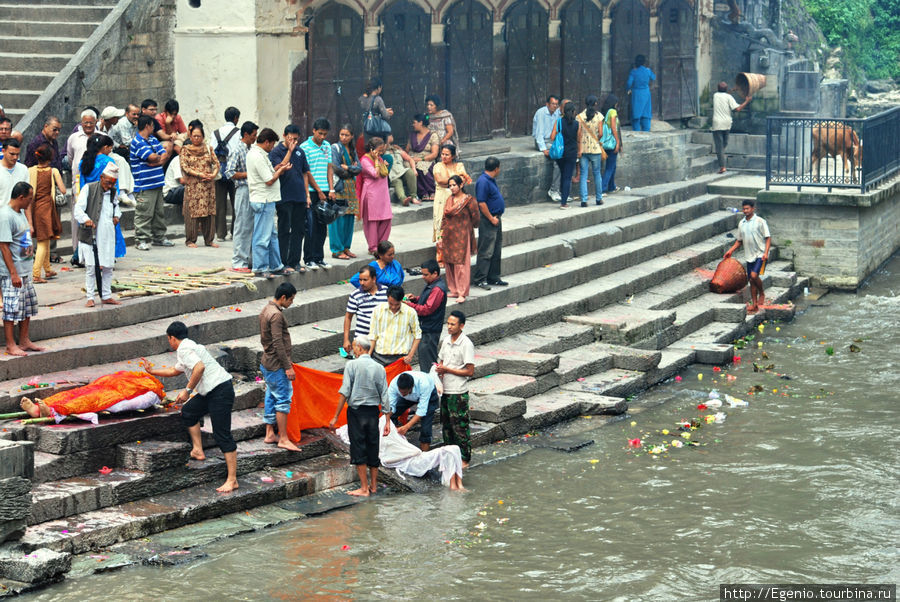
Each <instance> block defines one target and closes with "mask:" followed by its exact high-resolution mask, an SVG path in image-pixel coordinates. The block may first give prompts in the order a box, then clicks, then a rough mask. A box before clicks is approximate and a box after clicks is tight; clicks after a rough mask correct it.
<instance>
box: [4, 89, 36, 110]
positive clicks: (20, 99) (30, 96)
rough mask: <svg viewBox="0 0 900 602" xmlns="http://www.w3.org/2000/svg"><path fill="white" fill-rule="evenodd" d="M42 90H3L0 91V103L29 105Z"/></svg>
mask: <svg viewBox="0 0 900 602" xmlns="http://www.w3.org/2000/svg"><path fill="white" fill-rule="evenodd" d="M42 92H43V90H3V91H2V92H0V104H2V105H3V106H4V107H26V106H27V107H30V106H31V105H33V104H34V102H35V101H36V100H37V99H38V96H40V95H41V93H42Z"/></svg>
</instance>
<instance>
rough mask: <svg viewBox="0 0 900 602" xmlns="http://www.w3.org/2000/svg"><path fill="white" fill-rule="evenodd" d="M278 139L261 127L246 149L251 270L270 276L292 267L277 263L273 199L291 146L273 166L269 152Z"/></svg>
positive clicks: (277, 194)
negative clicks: (250, 224)
mask: <svg viewBox="0 0 900 602" xmlns="http://www.w3.org/2000/svg"><path fill="white" fill-rule="evenodd" d="M276 142H278V134H276V133H275V130H273V129H272V128H263V129H262V131H260V133H259V135H258V136H257V137H256V144H254V145H253V146H252V147H251V148H250V150H249V151H247V186H248V188H249V189H250V210H251V212H252V213H253V238H252V242H251V256H252V259H253V272H254V273H255V274H257V275H259V276H264V277H266V278H273V277H274V275H275V274H289V273H292V272H293V271H294V270H293V269H292V268H285V267H284V264H282V263H281V249H280V248H279V246H278V231H277V230H276V228H275V203H277V202H278V201H280V200H281V186H280V184H279V182H278V178H279V177H281V174H282V173H284V172H285V171H287V170H289V169H290V168H291V164H290V162H289V159H290V158H291V155H292V154H293V151H294V146H293V145H292V146H291V147H290V151H289V152H288V153H287V154H286V155H285V156H284V160H282V162H281V163H279V164H278V165H276V166H274V167H273V166H272V162H271V161H269V153H270V152H272V149H273V148H275V143H276Z"/></svg>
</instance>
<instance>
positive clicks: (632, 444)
mask: <svg viewBox="0 0 900 602" xmlns="http://www.w3.org/2000/svg"><path fill="white" fill-rule="evenodd" d="M640 446H641V440H640V439H629V440H628V447H634V448H638V447H640Z"/></svg>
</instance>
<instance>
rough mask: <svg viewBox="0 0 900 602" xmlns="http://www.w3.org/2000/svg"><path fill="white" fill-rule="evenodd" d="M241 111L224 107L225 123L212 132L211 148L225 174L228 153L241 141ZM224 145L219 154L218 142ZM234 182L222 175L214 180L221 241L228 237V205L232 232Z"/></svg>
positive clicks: (217, 222)
mask: <svg viewBox="0 0 900 602" xmlns="http://www.w3.org/2000/svg"><path fill="white" fill-rule="evenodd" d="M240 118H241V112H240V111H239V110H238V109H237V108H236V107H228V108H227V109H225V124H224V125H223V126H222V127H220V128H219V129H217V130H216V131H215V132H213V140H212V142H213V148H214V149H216V151H217V152H216V156H217V157H218V158H219V163H220V164H221V172H222V174H223V175H224V174H225V165H226V163H227V162H228V155H229V154H230V153H231V152H232V151H234V150H236V149H237V147H238V145H239V144H240V143H241V132H240V129H239V128H238V125H237V124H238V120H239V119H240ZM220 143H222V144H223V145H224V146H225V149H226V152H225V153H222V154H220V153H219V152H218V150H219V144H220ZM234 195H235V190H234V182H232V181H231V180H229V179H228V178H225V177H222V178H219V179H218V180H216V238H217V239H218V240H219V242H222V241H223V240H225V239H226V238H228V234H229V232H228V207H229V205H230V206H231V215H232V219H231V234H234Z"/></svg>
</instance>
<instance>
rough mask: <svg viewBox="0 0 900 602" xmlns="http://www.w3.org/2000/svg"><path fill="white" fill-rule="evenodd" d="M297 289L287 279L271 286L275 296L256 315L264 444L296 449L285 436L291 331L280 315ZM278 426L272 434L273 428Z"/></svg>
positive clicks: (291, 368)
mask: <svg viewBox="0 0 900 602" xmlns="http://www.w3.org/2000/svg"><path fill="white" fill-rule="evenodd" d="M296 294H297V289H296V288H295V287H294V285H293V284H291V283H290V282H282V283H281V284H279V285H278V288H277V289H275V298H274V299H273V300H272V301H269V303H268V304H266V306H265V307H264V308H263V310H262V311H261V312H260V314H259V338H260V342H261V343H262V348H263V353H262V360H261V361H260V364H259V369H260V371H261V372H262V374H263V378H264V379H265V381H266V398H265V410H264V414H263V422H265V423H266V438H265V442H266V443H277V444H278V447H280V448H282V449H288V450H291V451H300V448H299V447H297V446H296V445H294V442H293V441H291V440H290V439H288V435H287V415H288V413H290V411H291V397H292V396H293V394H294V388H293V386H292V385H291V382H292V381H293V380H294V364H293V363H292V362H291V334H290V333H289V332H288V323H287V320H286V319H285V318H284V310H286V309H287V308H288V307H290V306H291V304H292V303H293V302H294V296H295V295H296ZM276 427H277V428H278V433H277V434H276V432H275V428H276Z"/></svg>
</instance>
